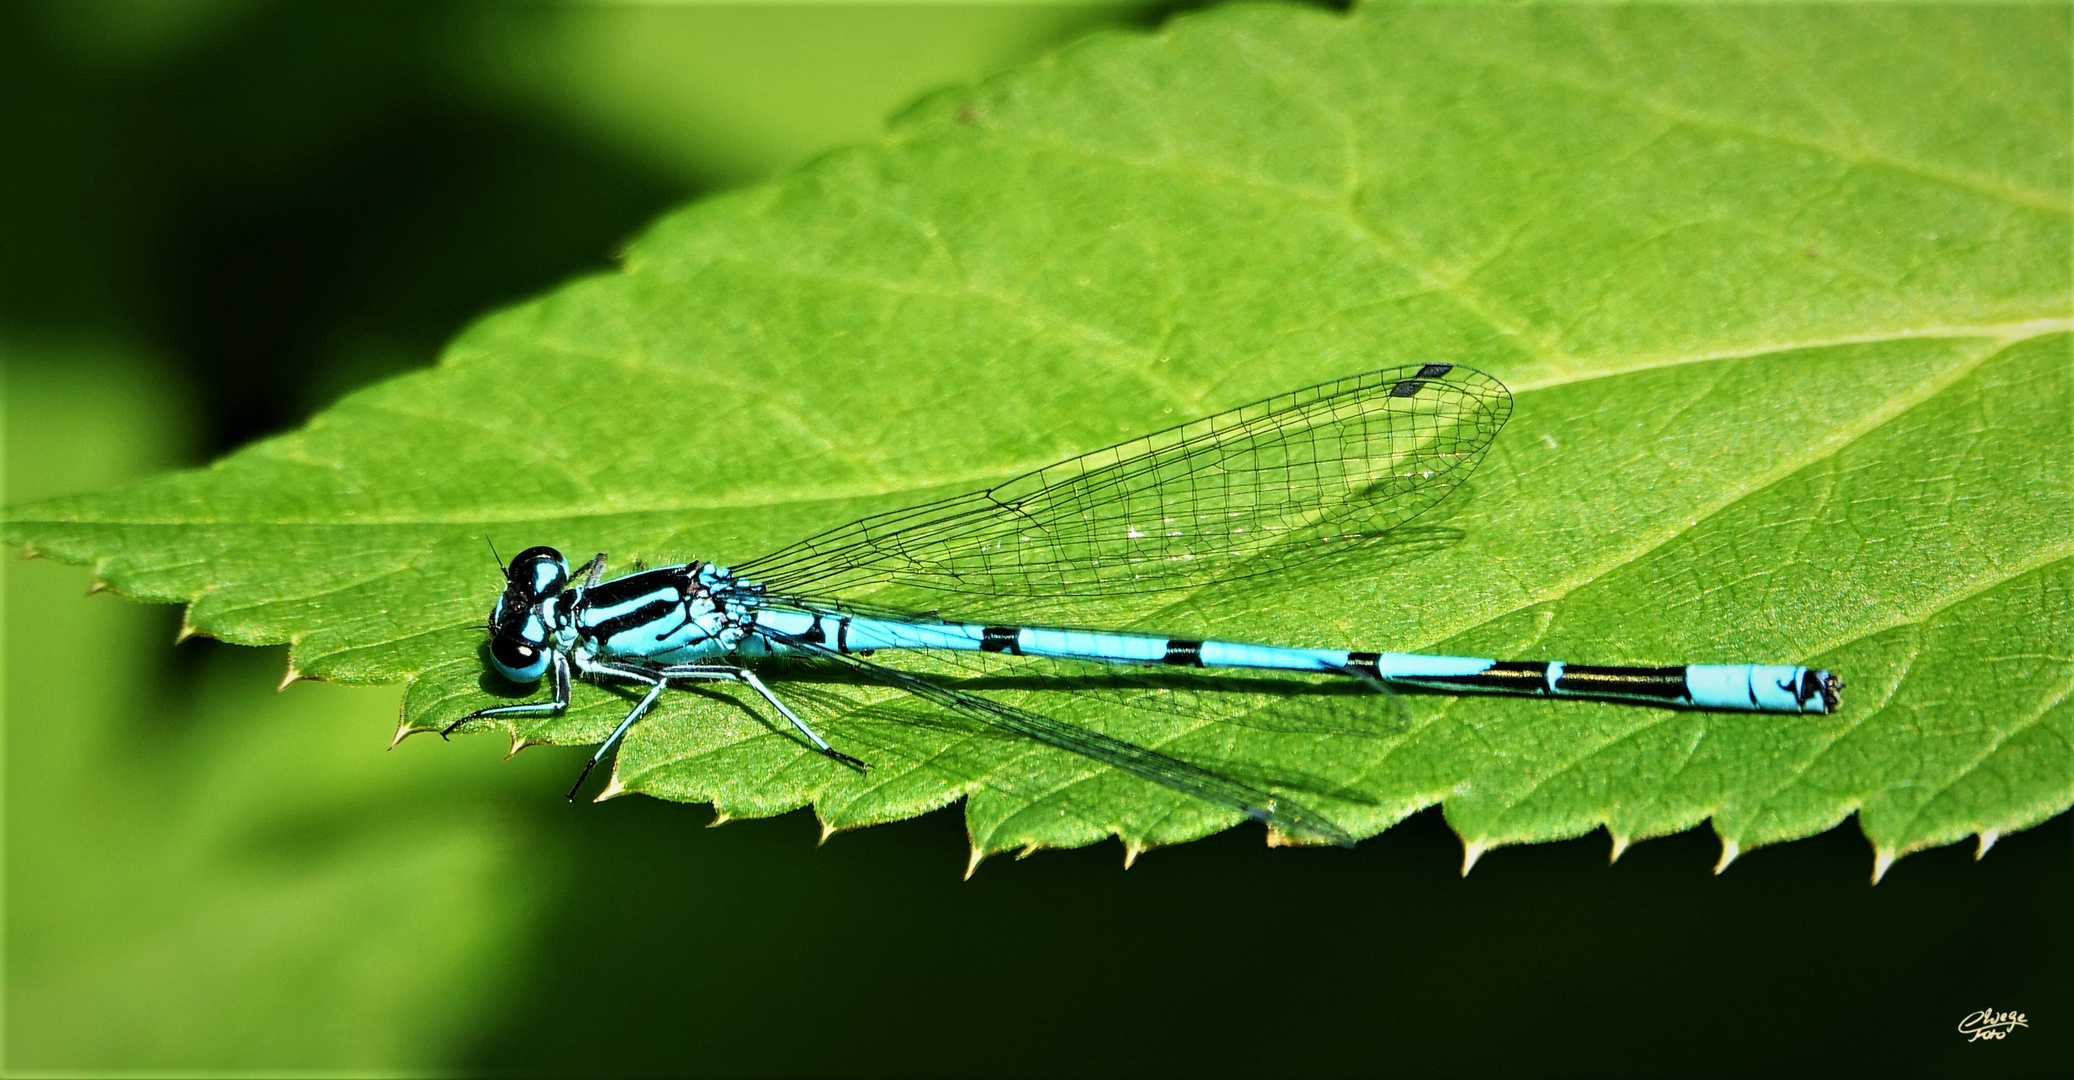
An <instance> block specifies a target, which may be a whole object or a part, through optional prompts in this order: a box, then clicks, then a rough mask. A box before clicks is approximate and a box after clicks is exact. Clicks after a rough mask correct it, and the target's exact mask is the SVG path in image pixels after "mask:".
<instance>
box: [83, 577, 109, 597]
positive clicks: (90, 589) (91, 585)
mask: <svg viewBox="0 0 2074 1080" xmlns="http://www.w3.org/2000/svg"><path fill="white" fill-rule="evenodd" d="M107 591H108V583H107V582H105V581H102V580H101V579H100V578H95V579H93V580H92V581H89V582H87V583H86V594H87V595H88V596H92V595H94V594H95V593H104V592H107Z"/></svg>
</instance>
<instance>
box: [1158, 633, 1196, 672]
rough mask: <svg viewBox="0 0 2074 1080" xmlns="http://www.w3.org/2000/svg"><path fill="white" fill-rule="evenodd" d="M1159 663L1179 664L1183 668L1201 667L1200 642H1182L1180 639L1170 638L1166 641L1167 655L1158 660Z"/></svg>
mask: <svg viewBox="0 0 2074 1080" xmlns="http://www.w3.org/2000/svg"><path fill="white" fill-rule="evenodd" d="M1160 663H1163V664H1179V665H1181V666H1183V667H1202V666H1203V643H1202V642H1200V641H1184V640H1182V639H1180V638H1170V639H1168V641H1167V655H1165V656H1163V657H1161V658H1160Z"/></svg>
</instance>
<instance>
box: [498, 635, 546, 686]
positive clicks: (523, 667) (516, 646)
mask: <svg viewBox="0 0 2074 1080" xmlns="http://www.w3.org/2000/svg"><path fill="white" fill-rule="evenodd" d="M490 659H491V660H492V661H493V662H495V663H496V665H497V673H498V674H500V675H502V676H504V677H505V678H507V679H510V680H511V681H512V682H519V683H530V682H539V681H540V677H541V676H542V675H545V674H547V652H546V650H544V649H541V648H540V647H539V646H536V645H532V644H529V643H527V642H524V641H520V640H519V639H517V638H513V637H503V636H499V637H496V638H492V639H491V640H490Z"/></svg>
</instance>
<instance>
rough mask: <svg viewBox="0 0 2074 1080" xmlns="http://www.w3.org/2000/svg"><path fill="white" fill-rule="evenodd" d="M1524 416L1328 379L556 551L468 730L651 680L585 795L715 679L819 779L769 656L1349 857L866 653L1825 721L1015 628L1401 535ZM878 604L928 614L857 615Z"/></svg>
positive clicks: (1736, 686) (1755, 676)
mask: <svg viewBox="0 0 2074 1080" xmlns="http://www.w3.org/2000/svg"><path fill="white" fill-rule="evenodd" d="M1511 411H1512V399H1511V396H1510V394H1508V393H1507V391H1506V389H1505V387H1504V386H1503V385H1501V384H1500V383H1499V382H1498V381H1497V380H1496V379H1493V378H1491V377H1490V376H1488V375H1485V374H1483V373H1482V372H1478V371H1475V370H1472V369H1470V368H1466V367H1462V366H1460V365H1451V364H1427V365H1424V366H1418V367H1402V368H1394V369H1386V370H1383V371H1377V372H1372V373H1370V374H1366V375H1359V376H1355V377H1352V378H1346V379H1340V380H1337V381H1334V382H1328V383H1324V384H1321V385H1318V386H1314V387H1311V388H1309V389H1305V390H1298V391H1296V392H1294V393H1289V394H1284V395H1281V396H1279V397H1274V398H1269V399H1267V400H1265V401H1260V402H1256V403H1254V404H1252V405H1247V406H1244V407H1242V408H1239V409H1234V410H1232V411H1230V412H1225V413H1219V414H1217V415H1215V416H1211V417H1209V418H1207V419H1203V420H1198V421H1195V422H1194V423H1190V424H1184V425H1182V426H1180V427H1175V428H1171V429H1169V430H1166V431H1162V432H1159V433H1157V434H1153V435H1149V436H1146V437H1144V438H1140V439H1136V440H1132V441H1130V442H1125V443H1121V444H1119V445H1117V446H1113V447H1110V448H1108V449H1106V450H1098V451H1096V452H1094V453H1091V454H1086V455H1083V456H1081V457H1076V458H1072V459H1069V460H1067V461H1064V462H1061V463H1059V464H1057V465H1053V466H1050V467H1048V468H1045V469H1040V470H1038V471H1036V472H1033V473H1029V474H1027V475H1024V476H1020V477H1017V478H1016V479H1013V480H1010V481H1008V482H1007V483H1004V484H1001V485H999V486H997V487H994V488H990V489H988V490H986V491H980V492H976V493H973V494H968V495H962V496H957V497H954V498H948V499H944V500H941V501H938V502H933V503H929V504H927V505H923V506H920V507H916V508H913V509H908V510H900V511H894V512H891V513H885V514H879V515H876V516H872V517H867V518H864V519H862V520H859V521H856V522H852V523H851V524H848V525H844V526H842V527H840V528H836V529H833V530H830V531H828V532H825V533H822V534H820V535H818V536H814V537H811V538H809V539H807V540H803V541H801V542H799V543H797V544H794V545H792V546H790V547H787V548H784V549H782V550H780V551H778V552H776V553H775V554H772V555H769V556H766V557H764V558H760V559H755V560H752V561H750V562H747V563H742V564H740V565H737V566H735V567H733V568H724V567H720V566H716V565H714V564H712V563H707V562H690V563H684V564H681V565H676V566H665V567H659V568H655V569H649V570H644V571H641V572H639V573H634V574H629V575H626V576H623V577H618V578H614V579H612V580H609V581H608V580H606V579H605V556H604V555H603V554H600V555H597V556H595V557H593V558H592V559H591V560H590V561H589V562H588V563H585V564H584V565H583V566H581V567H579V568H577V569H576V570H574V571H573V572H572V570H571V569H570V567H569V564H568V563H567V562H566V561H565V560H564V559H563V557H562V555H561V554H560V553H559V552H557V551H556V550H554V549H553V548H548V547H535V548H530V549H528V550H526V551H524V552H521V553H520V554H519V555H518V556H517V557H516V558H514V559H512V560H511V563H510V565H509V566H507V567H506V568H505V579H506V580H505V586H504V592H503V595H502V596H500V597H499V598H498V600H497V603H496V606H495V607H494V608H493V609H492V611H491V613H490V619H489V630H490V635H491V639H490V657H491V660H492V663H493V664H494V666H495V667H496V669H497V671H498V672H499V673H501V674H502V675H503V676H504V677H505V678H506V679H510V680H512V681H514V682H518V683H527V684H530V683H537V682H539V681H540V680H541V679H543V678H545V679H547V680H548V682H549V686H550V687H551V689H552V694H553V696H552V698H551V699H550V700H547V701H538V702H529V703H525V704H518V705H501V706H496V707H492V708H485V709H478V710H476V711H474V712H472V713H469V714H468V715H467V716H464V717H462V718H461V719H459V720H457V721H455V722H454V723H453V724H451V725H449V726H448V727H447V729H446V731H448V732H451V731H453V730H454V729H455V728H458V727H460V726H461V725H462V724H465V723H468V722H469V721H472V720H481V719H489V718H497V717H518V716H526V715H543V714H554V713H560V712H562V711H563V710H565V709H567V708H568V705H569V690H570V682H571V680H572V679H573V678H577V677H583V678H590V679H597V680H620V681H624V682H627V683H633V684H636V685H639V686H645V687H646V690H645V692H644V693H642V695H641V697H640V699H639V701H638V702H637V703H636V704H635V705H634V706H633V708H632V709H631V710H629V711H628V712H627V714H626V718H625V719H624V720H622V721H621V722H620V723H619V726H618V727H617V728H616V729H615V730H613V732H612V733H611V735H610V736H608V737H607V738H606V739H605V741H604V742H603V743H602V744H600V745H599V747H598V749H597V752H596V753H595V754H593V755H592V756H591V759H590V763H589V764H588V765H586V766H585V767H584V771H583V776H580V777H578V778H577V781H576V787H575V788H572V789H571V791H570V797H571V798H574V797H575V794H576V790H577V789H580V788H581V787H582V786H583V781H584V778H585V777H588V776H589V774H590V772H591V769H592V768H594V767H595V766H596V765H597V763H598V762H599V761H601V760H603V758H604V757H605V755H606V754H607V753H609V752H611V750H612V748H613V747H614V746H615V745H617V744H618V743H619V741H620V739H621V738H622V737H624V736H625V735H626V733H627V730H628V729H629V728H631V727H632V726H633V725H634V723H635V722H636V721H638V720H640V719H641V717H642V715H643V714H645V713H646V712H648V710H649V709H650V708H651V707H652V706H653V705H654V704H655V702H656V700H657V698H659V697H660V696H661V694H662V692H663V690H664V688H665V687H667V686H669V685H670V684H671V683H673V682H693V681H701V680H708V681H727V682H733V683H736V684H739V685H741V686H744V687H746V688H747V689H748V690H750V691H752V692H754V693H755V694H756V695H757V696H758V697H760V698H762V699H763V700H764V701H765V702H767V703H769V705H770V707H771V708H772V709H774V710H775V711H776V712H777V714H778V715H779V716H781V717H783V718H784V719H785V721H786V722H788V723H789V724H790V725H791V726H792V727H793V728H795V729H797V730H798V732H799V735H800V737H802V738H804V739H805V740H806V741H807V742H808V743H811V744H812V745H813V747H814V749H816V750H818V751H820V752H821V753H822V754H824V755H826V756H827V757H828V758H830V759H832V760H833V761H836V762H839V763H841V764H842V765H845V766H849V767H853V768H857V769H863V768H865V763H864V762H862V761H860V760H858V759H857V758H854V757H851V756H850V755H848V754H845V753H843V752H842V751H840V750H838V749H836V748H835V747H834V746H832V745H830V744H829V742H828V741H827V740H826V739H824V738H822V737H821V735H820V734H819V733H817V732H816V731H815V730H814V729H813V727H812V726H811V725H810V724H808V723H807V721H806V720H805V719H803V718H802V717H801V716H800V715H799V713H798V712H797V711H796V710H795V709H794V708H793V707H792V706H790V705H788V704H787V702H786V700H785V698H784V697H782V696H780V695H779V694H778V693H777V692H775V691H774V690H772V689H771V687H770V686H768V685H767V684H766V683H765V682H764V681H763V680H762V679H761V678H759V677H758V676H757V674H756V671H755V667H756V666H758V665H759V661H765V660H770V659H776V658H791V659H793V660H795V661H796V660H800V659H805V660H809V661H818V662H820V663H821V664H822V665H824V666H832V667H834V668H837V669H840V670H842V671H845V672H847V673H848V675H849V676H850V677H852V678H855V679H857V680H860V681H864V682H869V683H877V684H880V685H883V686H888V687H892V688H895V689H897V690H900V691H904V692H905V693H907V694H910V695H913V696H914V697H915V698H918V699H921V700H922V701H925V702H928V703H933V704H934V705H936V706H940V707H941V708H943V709H945V710H948V711H949V712H951V713H954V714H957V715H959V716H962V717H964V718H965V719H966V720H968V721H971V722H976V723H978V724H980V725H983V726H986V727H989V728H992V729H995V730H998V731H1004V732H1008V733H1012V734H1014V735H1017V736H1021V737H1024V738H1028V739H1033V740H1036V741H1037V742H1039V743H1043V744H1046V745H1049V746H1052V747H1055V748H1057V749H1060V750H1064V751H1068V752H1071V753H1074V754H1079V755H1082V756H1084V757H1086V758H1089V759H1091V760H1093V761H1096V762H1099V763H1101V764H1103V765H1106V766H1110V767H1112V768H1116V769H1121V770H1123V771H1125V772H1128V773H1132V774H1134V775H1136V776H1139V777H1142V778H1143V779H1145V780H1149V781H1152V782H1154V783H1157V784H1163V785H1166V786H1167V787H1169V788H1173V789H1175V790H1177V791H1180V792H1183V793H1185V794H1187V795H1190V796H1194V797H1196V798H1200V799H1202V800H1205V801H1207V802H1209V803H1212V804H1215V805H1217V806H1221V807H1224V808H1226V809H1230V810H1236V811H1239V812H1242V813H1244V814H1246V815H1249V816H1251V817H1253V818H1255V819H1258V820H1261V821H1264V822H1266V823H1268V824H1269V825H1271V826H1273V827H1274V828H1275V829H1276V830H1278V831H1280V832H1282V833H1283V834H1285V835H1289V836H1291V837H1294V838H1303V839H1314V840H1326V841H1330V842H1334V843H1341V844H1348V843H1352V839H1351V838H1350V837H1349V836H1348V835H1347V834H1346V833H1345V832H1344V831H1342V830H1341V829H1340V828H1339V827H1338V826H1336V825H1334V824H1333V823H1332V822H1331V821H1329V820H1327V819H1326V818H1325V817H1323V816H1322V815H1320V814H1318V813H1316V812H1314V811H1312V810H1310V809H1308V808H1306V807H1305V806H1303V805H1302V804H1300V803H1298V802H1297V801H1295V800H1294V799H1292V798H1291V797H1289V796H1288V795H1287V794H1286V793H1276V792H1271V791H1267V790H1262V789H1261V788H1258V787H1255V786H1253V785H1250V784H1247V783H1243V782H1241V781H1239V780H1236V779H1233V778H1231V777H1228V776H1225V775H1222V774H1220V773H1218V772H1214V771H1212V770H1210V769H1206V768H1203V767H1201V766H1198V765H1195V764H1192V763H1190V762H1188V761H1184V760H1182V759H1180V758H1178V757H1174V756H1170V755H1168V754H1164V753H1160V752H1158V751H1155V750H1151V749H1148V748H1146V747H1143V746H1139V745H1137V744H1135V743H1131V742H1128V741H1125V740H1122V739H1118V738H1114V737H1111V736H1109V735H1106V734H1103V733H1101V732H1097V731H1095V730H1092V729H1091V728H1088V727H1085V726H1082V725H1078V724H1072V723H1067V722H1065V721H1061V720H1058V719H1055V718H1053V717H1050V716H1047V715H1044V714H1043V713H1041V712H1037V711H1033V710H1031V709H1028V708H1023V707H1020V706H1017V705H1012V704H1009V703H1008V702H1005V701H1002V700H999V699H998V698H997V697H994V696H990V695H989V694H987V693H983V692H979V691H975V690H973V689H970V688H968V687H963V686H960V685H957V680H952V679H944V678H939V677H935V676H933V675H931V674H926V673H920V672H917V671H914V670H903V668H902V666H900V665H899V664H897V663H893V662H889V661H888V659H887V658H883V657H880V656H879V655H878V654H880V653H881V652H884V653H891V654H894V655H896V656H897V655H903V654H905V652H906V651H907V650H921V651H924V652H927V653H930V654H933V655H954V654H989V653H990V654H1005V655H1008V656H1015V657H1030V658H1041V659H1042V660H1048V661H1050V662H1054V663H1059V664H1066V663H1077V664H1086V663H1089V662H1094V663H1100V664H1110V665H1135V666H1144V665H1173V666H1176V667H1181V668H1191V669H1193V668H1217V669H1256V670H1267V671H1277V672H1297V673H1304V674H1306V675H1313V676H1316V677H1318V678H1321V679H1327V680H1334V679H1337V680H1348V679H1351V680H1358V681H1359V682H1361V683H1365V684H1368V685H1370V686H1374V687H1378V688H1381V687H1387V686H1393V685H1397V686H1409V687H1418V688H1424V689H1428V690H1439V691H1444V692H1465V691H1477V692H1497V693H1509V694H1527V695H1537V696H1554V697H1588V698H1605V699H1615V700H1626V701H1636V702H1644V703H1649V704H1657V705H1677V706H1686V707H1696V708H1702V709H1739V710H1757V711H1764V712H1786V713H1823V712H1828V711H1830V710H1832V709H1834V708H1836V705H1837V694H1838V691H1839V689H1840V688H1841V685H1842V684H1841V683H1840V682H1839V680H1837V679H1836V678H1835V677H1834V676H1832V675H1830V674H1829V673H1828V672H1826V671H1811V670H1809V669H1807V668H1805V667H1796V666H1791V665H1771V664H1730V665H1713V664H1693V665H1686V666H1677V667H1594V666H1585V665H1581V664H1565V663H1562V662H1557V661H1531V662H1521V661H1500V660H1491V659H1485V658H1481V657H1462V656H1421V655H1414V654H1408V653H1387V652H1363V651H1358V650H1350V649H1319V648H1298V647H1287V646H1277V645H1253V644H1243V643H1239V642H1232V641H1216V640H1203V639H1197V638H1178V637H1169V636H1164V635H1155V634H1146V633H1131V632H1116V631H1108V630H1090V629H1070V628H1066V627H1062V626H1058V625H1055V624H1054V625H1044V624H1042V623H1033V622H1030V621H1025V620H1023V619H1020V618H1018V615H1020V614H1026V613H1029V612H1033V611H1043V610H1047V609H1051V610H1060V608H1059V605H1062V604H1065V605H1070V604H1071V602H1073V601H1075V600H1076V599H1097V598H1114V597H1117V596H1120V595H1126V594H1132V593H1148V592H1160V591H1164V590H1173V589H1179V588H1187V587H1194V586H1200V585H1203V584H1205V583H1211V582H1216V583H1225V582H1230V581H1235V580H1237V579H1241V578H1247V577H1253V576H1258V575H1267V574H1279V573H1284V572H1287V571H1289V570H1290V569H1291V568H1293V567H1296V566H1299V565H1300V564H1304V563H1308V562H1311V561H1314V560H1317V559H1319V558H1322V557H1325V556H1329V555H1331V554H1333V553H1334V552H1335V551H1342V550H1345V549H1346V548H1347V546H1348V541H1350V540H1353V539H1359V538H1373V537H1375V536H1377V535H1379V534H1382V533H1385V532H1387V531H1389V530H1391V529H1395V528H1397V527H1398V526H1400V525H1403V524H1404V523H1405V522H1407V521H1410V520H1411V519H1413V518H1415V517H1417V516H1418V515H1419V514H1421V513H1423V512H1424V511H1426V510H1427V509H1428V508H1430V507H1432V506H1433V505H1434V504H1435V503H1437V502H1439V501H1440V500H1441V499H1442V498H1443V497H1445V496H1446V495H1447V494H1448V493H1449V492H1450V491H1452V490H1454V489H1455V488H1456V487H1457V486H1459V485H1460V484H1461V482H1462V480H1463V478H1464V477H1466V476H1467V475H1468V474H1469V473H1470V471H1471V470H1473V469H1474V468H1475V467H1476V465H1477V463H1478V462H1479V461H1481V460H1482V458H1483V456H1484V453H1485V452H1486V451H1487V450H1488V449H1489V448H1490V446H1491V442H1492V440H1493V439H1494V438H1495V437H1496V436H1497V434H1498V431H1499V429H1500V428H1501V427H1503V426H1504V424H1505V422H1506V420H1507V419H1508V418H1509V417H1510V415H1511ZM888 587H891V588H893V589H895V590H896V594H898V595H904V596H910V597H913V596H921V597H926V598H928V599H929V600H930V601H931V602H932V603H933V605H934V610H931V611H930V612H929V613H927V614H921V613H918V612H917V611H916V610H914V609H911V608H890V607H886V606H879V605H877V604H874V603H869V602H867V601H865V600H861V599H859V597H860V596H866V595H869V594H871V593H873V592H875V591H877V590H881V589H885V588H888Z"/></svg>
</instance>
